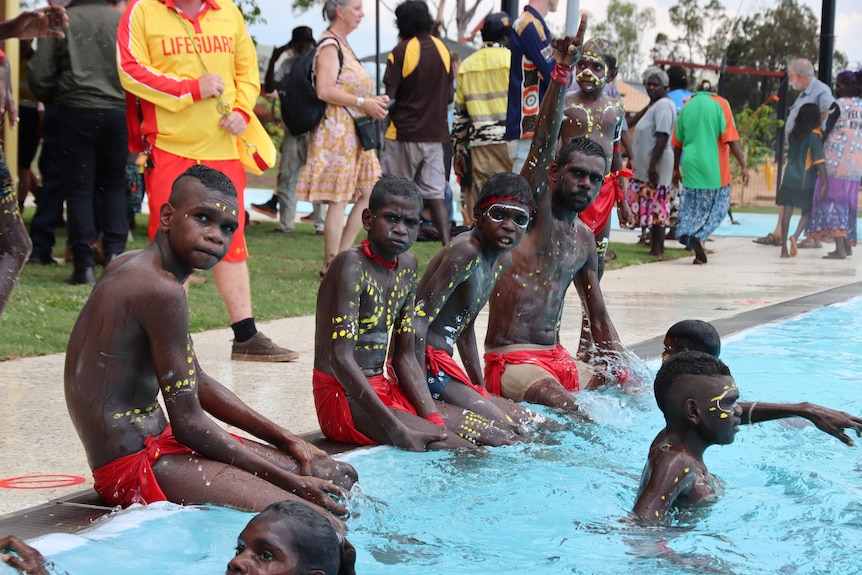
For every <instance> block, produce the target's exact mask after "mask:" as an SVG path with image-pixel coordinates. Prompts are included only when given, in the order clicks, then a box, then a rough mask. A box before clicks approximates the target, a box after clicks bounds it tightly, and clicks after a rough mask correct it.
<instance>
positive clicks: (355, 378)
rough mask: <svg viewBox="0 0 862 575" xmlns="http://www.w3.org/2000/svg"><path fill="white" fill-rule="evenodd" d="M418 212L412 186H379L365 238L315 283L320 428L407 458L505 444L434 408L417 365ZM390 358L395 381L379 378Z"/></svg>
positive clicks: (402, 182)
mask: <svg viewBox="0 0 862 575" xmlns="http://www.w3.org/2000/svg"><path fill="white" fill-rule="evenodd" d="M421 207H422V201H421V198H420V197H419V192H418V190H417V189H416V186H415V184H414V183H413V182H412V181H410V180H407V179H406V178H400V177H395V176H384V177H383V178H381V179H380V180H378V182H377V183H376V184H375V185H374V188H373V189H372V191H371V198H370V200H369V204H368V208H366V209H365V210H364V211H363V213H362V225H363V226H364V227H365V230H366V231H367V232H368V238H367V239H365V240H363V241H362V244H361V245H360V246H357V247H355V248H353V249H349V250H345V251H343V252H341V253H340V254H338V255H337V256H336V257H335V259H334V260H333V261H332V263H331V264H330V267H329V271H327V272H326V276H325V277H324V278H323V282H322V283H321V284H320V290H319V292H318V296H317V315H316V328H315V346H314V404H315V408H316V409H317V418H318V421H319V423H320V428H321V430H323V433H324V434H325V435H326V436H327V437H329V438H330V439H334V440H336V441H342V442H345V443H358V444H360V445H373V444H388V445H394V446H396V447H401V448H403V449H407V450H410V451H424V450H425V449H426V448H452V447H473V443H471V442H474V443H482V444H486V445H502V444H509V443H511V442H512V441H513V440H514V431H513V430H511V429H501V428H499V427H497V426H495V425H494V424H493V422H491V421H490V420H488V419H486V418H484V417H481V416H479V415H477V414H475V413H473V412H471V411H465V410H464V409H462V408H459V407H456V406H454V405H450V404H445V403H442V402H435V401H434V400H433V399H432V398H431V393H430V392H429V390H428V386H427V385H426V384H425V377H424V374H423V373H422V369H421V368H420V365H419V362H417V361H416V357H417V356H416V352H415V349H414V345H415V343H414V335H415V334H414V314H415V298H416V276H417V271H416V270H417V265H416V257H415V256H414V255H413V254H409V253H405V252H406V251H407V250H408V249H410V246H412V245H413V242H415V241H416V236H417V234H418V233H419V223H420V211H421ZM390 332H391V334H392V335H391V338H392V339H391V346H390V345H387V341H388V340H389V337H390ZM387 351H389V356H390V357H391V358H392V374H393V375H394V377H393V378H387V377H386V376H385V375H384V369H385V367H386V357H387ZM447 429H448V430H449V431H451V432H452V433H447Z"/></svg>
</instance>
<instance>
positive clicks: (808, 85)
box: [752, 58, 841, 248]
mask: <svg viewBox="0 0 862 575" xmlns="http://www.w3.org/2000/svg"><path fill="white" fill-rule="evenodd" d="M787 81H788V82H789V83H790V87H791V88H793V89H794V90H799V91H800V92H799V96H797V97H796V101H795V102H793V105H792V106H791V107H790V111H789V112H788V113H787V121H786V122H785V124H784V135H785V137H787V135H788V134H790V132H791V131H793V125H794V124H795V123H796V115H797V114H798V113H799V108H801V107H802V106H803V104H817V107H818V108H820V122H821V124H825V129H824V130H823V139H824V140H826V138H828V137H829V132H830V131H832V127H833V126H834V125H835V122H837V121H838V116H839V115H840V113H841V111H840V109H839V108H838V104H836V103H835V97H834V96H833V95H832V89H831V88H829V86H827V85H826V84H824V83H823V82H821V81H820V80H818V79H817V78H815V77H814V65H813V64H812V63H811V62H810V61H809V60H806V59H804V58H800V59H797V60H791V62H790V63H789V64H788V65H787ZM752 241H753V242H754V243H756V244H761V245H765V246H778V245H781V217H779V218H778V221H777V222H775V229H774V230H772V232H770V233H768V234H766V235H765V236H763V237H762V238H755V239H753V240H752ZM799 247H800V248H819V247H820V242H818V241H817V240H815V239H814V238H807V239H804V240H802V241H801V242H799Z"/></svg>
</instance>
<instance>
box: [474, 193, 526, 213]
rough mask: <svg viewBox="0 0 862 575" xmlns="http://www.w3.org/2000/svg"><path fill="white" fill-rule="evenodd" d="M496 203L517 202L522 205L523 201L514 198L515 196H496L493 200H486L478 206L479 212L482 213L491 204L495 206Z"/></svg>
mask: <svg viewBox="0 0 862 575" xmlns="http://www.w3.org/2000/svg"><path fill="white" fill-rule="evenodd" d="M497 202H518V203H520V204H523V203H524V200H522V199H521V198H516V197H515V196H497V197H493V198H488V199H487V200H485V201H484V202H482V203H481V204H479V211H484V210H485V208H487V207H488V206H490V205H491V204H496V203H497Z"/></svg>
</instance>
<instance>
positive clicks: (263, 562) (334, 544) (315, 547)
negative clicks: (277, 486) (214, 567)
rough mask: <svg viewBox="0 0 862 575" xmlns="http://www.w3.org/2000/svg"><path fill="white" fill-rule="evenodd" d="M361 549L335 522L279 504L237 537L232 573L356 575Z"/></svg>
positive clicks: (295, 504) (303, 506)
mask: <svg viewBox="0 0 862 575" xmlns="http://www.w3.org/2000/svg"><path fill="white" fill-rule="evenodd" d="M355 562H356V550H355V549H354V548H353V546H352V545H351V544H350V542H348V541H347V540H346V539H344V538H343V537H341V536H340V535H339V534H338V533H336V531H335V529H334V528H333V527H332V525H331V524H330V522H329V521H328V520H327V519H326V518H325V517H323V515H321V514H320V513H318V512H316V511H314V510H313V509H311V508H310V507H309V506H308V505H306V504H304V503H299V502H297V501H281V502H279V503H273V504H272V505H270V506H269V507H267V508H266V509H264V510H263V511H262V512H261V513H260V514H259V515H257V516H256V517H255V518H253V519H252V520H251V521H249V523H248V525H246V527H245V529H243V531H242V533H240V534H239V537H238V538H237V553H236V557H234V558H233V559H232V560H231V562H230V563H228V568H227V572H228V573H244V574H251V575H257V574H263V573H270V574H273V575H308V574H311V573H314V574H316V575H354V563H355Z"/></svg>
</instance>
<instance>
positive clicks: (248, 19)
mask: <svg viewBox="0 0 862 575" xmlns="http://www.w3.org/2000/svg"><path fill="white" fill-rule="evenodd" d="M234 4H236V7H237V8H239V11H240V12H241V13H242V18H243V20H245V25H246V26H251V25H252V24H266V19H265V18H264V17H263V16H261V14H260V7H258V5H257V2H256V0H234Z"/></svg>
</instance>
